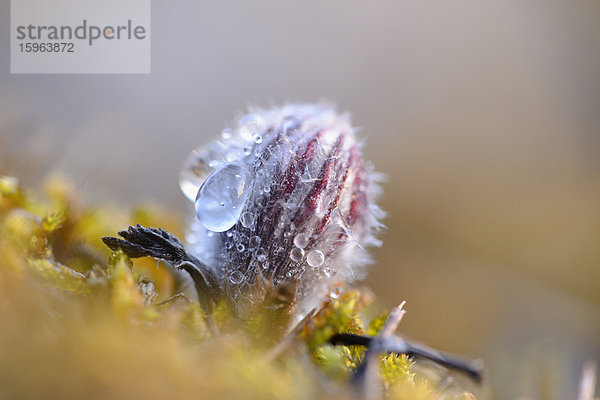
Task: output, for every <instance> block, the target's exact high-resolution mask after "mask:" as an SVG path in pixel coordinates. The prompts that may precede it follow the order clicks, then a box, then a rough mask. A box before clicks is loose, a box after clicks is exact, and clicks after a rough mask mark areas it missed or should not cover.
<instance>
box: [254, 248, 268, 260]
mask: <svg viewBox="0 0 600 400" xmlns="http://www.w3.org/2000/svg"><path fill="white" fill-rule="evenodd" d="M256 259H257V260H258V261H260V262H263V261H265V260H266V259H267V252H266V251H265V249H258V250H257V251H256Z"/></svg>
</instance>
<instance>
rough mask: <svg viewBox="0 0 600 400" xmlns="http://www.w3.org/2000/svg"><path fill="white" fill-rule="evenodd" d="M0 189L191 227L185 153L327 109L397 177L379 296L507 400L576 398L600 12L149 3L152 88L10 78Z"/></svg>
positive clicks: (592, 233)
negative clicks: (259, 125)
mask: <svg viewBox="0 0 600 400" xmlns="http://www.w3.org/2000/svg"><path fill="white" fill-rule="evenodd" d="M8 7H9V2H8V1H7V0H0V24H1V25H2V28H3V31H4V32H5V33H4V34H3V35H2V36H1V38H0V54H1V55H2V56H1V57H2V62H1V64H0V89H1V90H0V171H2V172H3V173H10V174H15V175H17V176H19V177H20V178H22V180H23V181H24V182H25V183H26V184H28V185H30V186H32V187H34V188H35V187H36V186H37V185H38V183H39V182H41V181H42V180H43V178H44V177H45V176H46V175H48V174H52V173H61V174H65V175H67V176H68V177H70V178H71V179H73V180H74V181H75V182H77V184H78V188H79V189H80V190H82V191H83V192H84V194H85V198H86V201H87V202H88V203H103V202H106V201H108V202H113V203H115V204H119V205H121V206H122V207H126V206H127V205H129V204H132V203H135V202H138V201H141V200H144V199H152V200H154V201H156V202H158V203H159V204H162V205H164V206H166V207H171V208H173V209H175V210H181V213H182V214H183V213H185V212H186V211H187V206H188V205H187V204H186V202H185V200H184V198H183V196H182V195H181V193H180V192H179V189H178V186H177V175H178V171H179V168H180V166H181V163H182V161H183V159H184V157H185V156H186V155H187V153H188V152H189V151H190V150H191V149H192V148H193V147H194V146H196V145H198V144H201V143H204V142H205V141H207V140H209V139H210V138H214V137H215V136H216V135H217V134H218V132H220V130H221V129H222V127H223V126H224V124H225V122H229V121H231V120H232V119H233V117H234V115H236V114H238V115H239V113H241V112H243V111H244V109H245V107H246V105H247V104H259V105H270V104H279V103H281V102H283V101H288V100H289V101H316V100H320V99H328V100H331V101H333V102H335V103H337V104H338V105H339V108H340V110H348V111H351V112H352V113H353V115H354V121H355V123H356V124H357V125H359V126H361V127H362V135H364V136H365V137H367V138H368V141H367V147H366V155H367V157H368V158H370V159H371V160H373V162H374V163H375V165H376V166H377V168H378V170H380V171H382V172H384V173H386V174H387V176H388V181H387V183H386V184H385V196H384V199H383V201H382V203H383V206H384V208H385V209H386V210H387V211H388V212H389V217H388V218H387V220H386V224H387V226H388V230H387V232H386V233H385V234H384V235H383V239H384V243H385V244H384V246H383V248H382V249H379V250H378V251H376V258H377V260H378V263H377V264H376V265H375V266H374V267H373V268H372V270H371V274H370V277H369V279H368V281H367V284H368V285H369V286H371V287H372V288H373V290H374V291H375V293H376V294H377V296H378V299H379V300H380V301H381V302H382V303H383V304H384V305H385V306H391V305H393V304H395V303H398V302H399V301H401V300H407V301H408V305H407V309H408V312H409V313H408V315H407V317H406V318H405V320H404V321H403V323H402V326H401V330H402V331H403V332H406V333H408V334H410V335H411V336H413V337H416V338H418V339H420V340H423V341H425V342H427V343H428V344H430V345H433V346H437V347H439V348H442V349H445V350H449V351H454V352H459V353H462V354H465V355H469V356H472V357H482V358H484V359H485V360H486V362H487V364H488V366H489V367H490V373H491V376H492V384H493V385H492V388H491V389H485V390H484V391H487V392H491V393H494V394H495V396H496V398H503V399H504V398H517V396H519V395H524V396H529V397H530V398H547V399H555V398H556V399H558V398H561V399H562V398H574V397H575V393H576V383H577V379H578V376H579V374H580V368H581V363H582V361H583V360H584V359H588V358H595V359H599V358H600V340H599V339H598V338H599V337H600V246H598V243H599V242H600V179H599V178H600V157H599V155H600V131H599V130H600V113H599V112H598V110H599V106H600V72H599V71H600V45H599V43H600V3H598V2H597V1H570V2H565V1H551V0H543V1H542V0H537V1H534V0H532V1H517V0H513V1H502V2H479V1H467V0H458V1H453V2H446V1H441V0H440V1H418V2H407V1H369V2H366V1H365V2H358V1H355V2H348V1H345V2H344V1H328V2H319V1H305V2H302V3H300V2H295V3H294V2H281V1H275V0H273V1H257V2H249V1H239V2H234V1H212V2H206V1H202V2H177V3H173V2H159V1H154V2H153V8H152V74H151V75H148V76H144V75H117V76H103V75H68V76H44V75H33V76H19V75H10V74H9V73H8V71H9V60H8V54H9V48H8V46H9V40H8V26H9V20H8V15H9V13H8V10H9V8H8Z"/></svg>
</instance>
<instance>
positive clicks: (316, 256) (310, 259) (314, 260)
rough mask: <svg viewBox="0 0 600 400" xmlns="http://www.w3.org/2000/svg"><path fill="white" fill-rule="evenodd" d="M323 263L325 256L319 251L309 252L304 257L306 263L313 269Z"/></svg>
mask: <svg viewBox="0 0 600 400" xmlns="http://www.w3.org/2000/svg"><path fill="white" fill-rule="evenodd" d="M324 261H325V256H324V255H323V252H321V251H320V250H311V251H309V252H308V254H307V255H306V262H307V263H308V265H310V266H311V267H313V268H315V267H318V266H320V265H321V264H323V262H324Z"/></svg>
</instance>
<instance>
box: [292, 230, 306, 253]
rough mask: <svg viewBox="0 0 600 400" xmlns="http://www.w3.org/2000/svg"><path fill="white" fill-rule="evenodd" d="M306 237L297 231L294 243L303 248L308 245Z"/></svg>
mask: <svg viewBox="0 0 600 400" xmlns="http://www.w3.org/2000/svg"><path fill="white" fill-rule="evenodd" d="M308 239H309V238H308V236H306V235H305V234H304V233H299V234H297V235H296V236H295V237H294V245H295V246H297V247H300V248H301V249H303V248H305V247H306V246H308Z"/></svg>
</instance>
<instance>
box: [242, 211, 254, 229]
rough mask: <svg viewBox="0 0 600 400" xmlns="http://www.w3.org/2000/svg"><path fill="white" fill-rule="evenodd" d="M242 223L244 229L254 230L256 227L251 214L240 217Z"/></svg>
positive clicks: (247, 213)
mask: <svg viewBox="0 0 600 400" xmlns="http://www.w3.org/2000/svg"><path fill="white" fill-rule="evenodd" d="M240 222H241V223H242V225H243V226H244V228H252V227H253V226H254V215H253V214H252V213H250V212H245V213H243V214H242V216H241V217H240Z"/></svg>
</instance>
